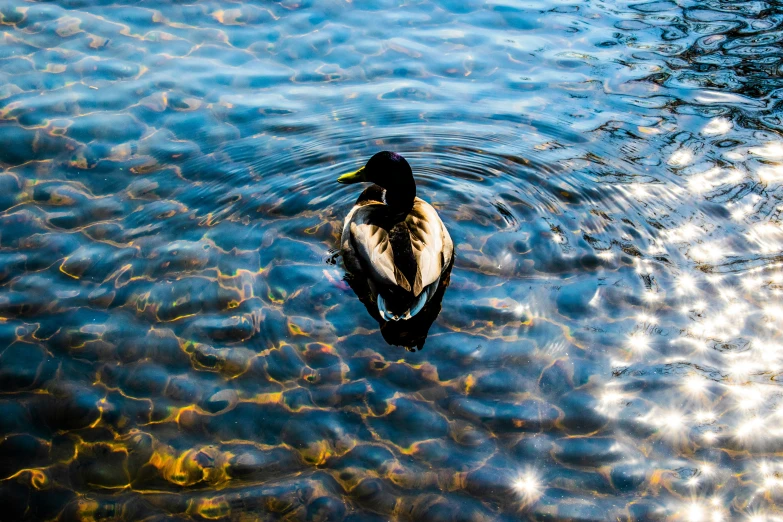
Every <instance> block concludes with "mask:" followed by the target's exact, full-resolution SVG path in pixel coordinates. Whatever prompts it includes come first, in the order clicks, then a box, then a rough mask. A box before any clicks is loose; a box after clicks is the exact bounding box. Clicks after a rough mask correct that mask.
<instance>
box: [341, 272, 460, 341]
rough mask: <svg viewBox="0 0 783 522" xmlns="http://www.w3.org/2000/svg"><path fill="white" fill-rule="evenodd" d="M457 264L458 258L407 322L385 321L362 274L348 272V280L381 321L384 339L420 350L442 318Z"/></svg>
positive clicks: (368, 309)
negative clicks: (447, 290)
mask: <svg viewBox="0 0 783 522" xmlns="http://www.w3.org/2000/svg"><path fill="white" fill-rule="evenodd" d="M453 267H454V257H452V258H451V262H450V263H449V266H448V267H447V268H446V270H445V272H444V273H443V275H442V276H441V278H440V285H438V290H437V291H436V292H435V294H434V295H433V296H432V299H430V301H429V302H428V303H427V304H426V305H425V306H424V308H422V310H421V311H420V312H419V313H418V314H416V315H415V316H413V317H411V318H410V319H408V320H407V321H384V320H383V319H382V318H381V314H380V313H378V305H377V304H376V302H375V301H374V300H373V298H372V292H371V291H370V287H369V285H368V284H367V280H366V279H365V278H364V277H362V276H361V275H357V274H351V273H350V272H346V277H345V281H346V282H347V283H348V285H349V286H350V287H351V289H352V290H353V291H354V293H355V294H356V296H357V297H358V298H359V300H360V301H361V302H362V304H363V305H364V307H365V308H366V309H367V312H368V313H369V314H370V315H371V316H372V317H373V319H375V320H376V321H378V325H379V326H380V328H381V335H383V338H384V340H385V341H386V342H387V343H389V344H390V345H393V346H402V347H404V348H405V349H406V350H408V351H411V352H415V351H416V350H417V349H418V350H421V349H422V348H424V342H425V341H426V340H427V334H428V333H429V331H430V327H431V326H432V323H434V322H435V319H437V318H438V314H440V311H441V304H442V302H443V295H444V294H445V293H446V288H448V286H449V283H450V282H451V269H452V268H453Z"/></svg>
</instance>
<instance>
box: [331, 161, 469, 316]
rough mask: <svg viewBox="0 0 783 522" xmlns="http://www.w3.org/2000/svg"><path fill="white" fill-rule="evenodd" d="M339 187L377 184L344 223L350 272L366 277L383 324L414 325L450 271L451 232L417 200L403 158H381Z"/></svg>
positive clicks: (343, 249) (343, 178)
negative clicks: (415, 317)
mask: <svg viewBox="0 0 783 522" xmlns="http://www.w3.org/2000/svg"><path fill="white" fill-rule="evenodd" d="M337 181H338V182H339V183H344V184H349V183H362V182H367V183H372V185H371V186H370V187H368V188H367V189H365V190H364V191H363V192H362V193H361V195H360V196H359V198H358V199H357V200H356V204H355V205H354V206H353V208H351V210H350V212H348V215H347V216H346V218H345V223H344V225H343V230H342V235H341V240H340V243H341V252H342V256H343V260H344V263H345V267H346V269H347V270H348V271H349V272H350V273H351V274H353V275H354V276H360V277H361V276H363V277H366V279H367V283H368V286H369V288H370V292H371V293H372V297H373V298H374V300H375V302H376V304H377V306H378V313H379V314H380V316H381V318H382V319H383V320H384V321H405V320H408V319H410V318H411V317H413V316H415V315H416V314H417V313H419V312H420V311H421V310H422V309H423V308H424V306H425V305H426V304H427V302H428V301H429V300H430V299H431V298H432V296H433V295H434V294H435V292H436V291H437V289H438V285H439V284H440V282H441V277H442V276H443V275H444V274H446V272H447V270H448V269H450V267H451V263H452V261H453V256H454V244H453V242H452V240H451V236H450V235H449V231H448V230H447V229H446V226H445V225H444V224H443V221H441V219H440V216H438V213H437V212H436V211H435V209H434V208H433V207H432V205H430V204H429V203H427V202H426V201H424V200H423V199H421V198H418V197H417V196H416V181H415V180H414V179H413V171H412V169H411V166H410V164H409V163H408V161H407V160H406V159H405V158H403V157H402V156H401V155H400V154H397V153H395V152H389V151H383V152H378V153H377V154H375V155H373V156H372V157H371V158H370V160H369V161H367V163H366V164H365V165H364V166H363V167H362V168H360V169H359V170H356V171H354V172H349V173H348V174H343V175H342V176H340V177H339V178H338V179H337Z"/></svg>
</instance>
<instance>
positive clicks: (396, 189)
mask: <svg viewBox="0 0 783 522" xmlns="http://www.w3.org/2000/svg"><path fill="white" fill-rule="evenodd" d="M384 185H386V186H384V187H383V188H384V189H386V193H385V197H384V200H385V201H386V205H387V206H388V207H389V209H390V210H392V212H394V213H395V214H408V213H409V212H410V211H411V209H412V208H413V201H414V200H415V199H416V182H415V181H414V180H413V176H410V177H408V176H406V177H404V178H397V179H395V180H394V182H392V183H384Z"/></svg>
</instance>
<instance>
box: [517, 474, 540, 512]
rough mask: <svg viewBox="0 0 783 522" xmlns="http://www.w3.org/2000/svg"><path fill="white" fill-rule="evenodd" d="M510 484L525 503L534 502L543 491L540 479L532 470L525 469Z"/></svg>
mask: <svg viewBox="0 0 783 522" xmlns="http://www.w3.org/2000/svg"><path fill="white" fill-rule="evenodd" d="M512 486H513V488H514V491H516V493H517V494H518V495H519V497H520V498H521V499H522V501H523V502H524V503H525V504H529V503H531V502H535V501H536V500H538V498H539V497H540V496H541V494H542V492H543V484H542V483H541V479H540V478H539V477H538V474H537V473H535V472H534V471H532V470H527V471H525V472H524V473H523V474H521V475H520V476H519V477H517V478H516V480H514V483H513V484H512Z"/></svg>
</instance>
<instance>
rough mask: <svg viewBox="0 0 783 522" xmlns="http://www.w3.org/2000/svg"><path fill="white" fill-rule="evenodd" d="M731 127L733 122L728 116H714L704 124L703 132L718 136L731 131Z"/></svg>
mask: <svg viewBox="0 0 783 522" xmlns="http://www.w3.org/2000/svg"><path fill="white" fill-rule="evenodd" d="M731 127H732V125H731V122H730V121H729V120H727V119H726V118H713V119H712V120H710V122H709V123H708V124H707V125H705V126H704V128H703V129H702V130H701V132H702V134H706V135H707V136H718V135H721V134H726V133H727V132H729V131H730V130H731Z"/></svg>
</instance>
